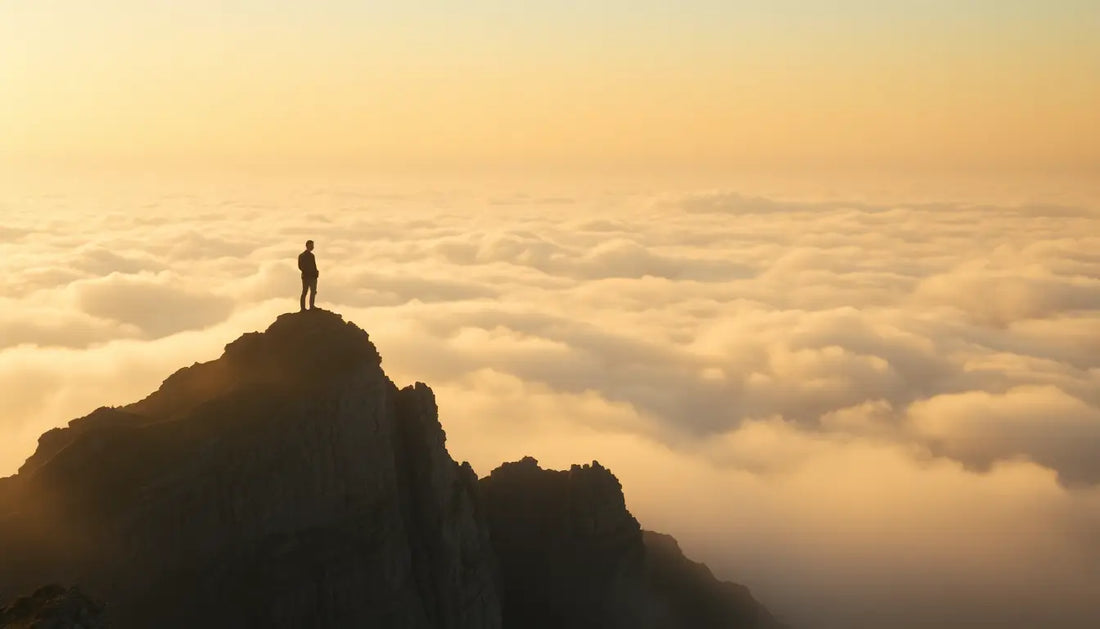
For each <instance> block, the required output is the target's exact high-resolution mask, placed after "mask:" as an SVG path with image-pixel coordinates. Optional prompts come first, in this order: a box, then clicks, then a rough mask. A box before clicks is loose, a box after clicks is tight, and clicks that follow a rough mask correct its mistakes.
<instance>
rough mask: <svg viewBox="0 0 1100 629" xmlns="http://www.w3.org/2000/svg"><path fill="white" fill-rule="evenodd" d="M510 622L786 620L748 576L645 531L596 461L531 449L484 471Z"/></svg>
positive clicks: (733, 623) (641, 625)
mask: <svg viewBox="0 0 1100 629" xmlns="http://www.w3.org/2000/svg"><path fill="white" fill-rule="evenodd" d="M481 489H482V493H483V495H484V502H485V507H486V513H487V516H488V519H489V527H490V530H491V535H492V539H493V546H494V549H495V551H496V554H497V557H498V558H499V560H500V570H501V583H502V590H503V596H504V608H503V615H504V624H505V626H506V627H525V628H528V629H596V628H605V629H617V628H620V629H719V628H722V629H731V628H734V627H745V628H749V627H753V628H772V627H779V626H780V625H779V624H778V623H777V622H776V621H775V619H774V618H772V616H771V615H770V614H769V613H768V612H767V611H766V610H765V609H764V608H763V607H762V606H761V605H760V604H759V603H757V602H756V601H755V600H753V598H752V597H751V596H750V595H749V593H748V590H747V589H746V588H744V587H743V586H739V585H734V584H731V583H723V582H720V581H718V580H717V579H715V578H714V576H713V575H712V574H711V573H710V571H709V570H708V569H707V568H706V567H705V566H703V565H702V564H697V563H694V562H691V561H690V560H688V559H687V558H685V557H684V556H683V554H682V553H681V552H680V549H679V546H678V545H677V544H676V542H675V540H673V539H672V538H671V537H669V536H667V535H660V534H657V533H650V532H644V531H642V529H641V527H640V526H639V524H638V521H637V520H635V519H634V517H633V516H632V515H631V514H630V512H629V511H628V510H627V508H626V504H625V501H624V499H623V493H622V487H621V485H620V484H619V481H618V479H616V478H615V476H614V475H613V474H612V473H611V472H610V471H609V470H607V469H606V468H604V467H602V466H601V465H600V464H599V463H598V462H595V461H594V462H593V463H592V464H591V465H584V466H579V465H574V466H573V467H572V468H571V469H569V470H568V471H553V470H544V469H542V468H540V467H539V465H538V462H537V461H536V460H535V459H533V458H531V457H527V458H524V459H523V460H521V461H518V462H516V463H506V464H504V465H502V466H501V467H499V468H498V469H496V470H494V471H493V472H492V473H491V474H490V475H489V476H487V477H485V478H483V479H482V480H481Z"/></svg>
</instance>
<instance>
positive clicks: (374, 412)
mask: <svg viewBox="0 0 1100 629" xmlns="http://www.w3.org/2000/svg"><path fill="white" fill-rule="evenodd" d="M445 440H446V438H445V434H444V431H443V428H442V426H441V424H440V422H439V419H438V411H437V407H436V403H435V398H434V395H433V394H432V392H431V390H430V389H429V388H428V387H427V386H426V385H424V384H420V383H417V384H416V385H413V386H408V387H404V388H401V389H399V388H398V387H396V386H395V385H394V384H393V382H391V381H390V380H389V379H388V378H387V377H386V375H385V374H384V373H383V371H382V369H381V358H380V356H379V354H378V352H377V350H376V349H375V347H374V345H373V344H372V343H371V342H370V339H369V336H368V335H367V333H366V332H365V331H363V330H362V329H360V328H358V327H357V326H355V325H354V324H352V323H349V322H345V321H343V319H342V318H341V317H340V316H339V315H337V314H335V313H329V312H325V311H311V312H305V313H295V314H287V315H282V316H280V317H279V318H278V319H277V320H276V321H275V322H274V323H273V324H272V325H271V326H270V327H269V328H268V329H267V330H266V331H265V332H262V333H259V332H257V333H250V334H245V335H244V336H242V337H240V338H239V339H237V340H236V341H234V342H232V343H230V344H229V345H227V346H226V350H225V353H224V354H223V355H222V357H220V358H219V359H217V360H215V361H211V362H208V363H199V364H195V365H193V366H191V367H187V368H184V369H181V370H180V371H178V372H176V373H175V374H173V375H172V376H170V377H169V378H168V379H167V380H165V382H164V383H163V384H162V385H161V387H160V388H159V389H158V390H157V391H156V392H154V393H153V394H151V395H150V396H148V397H147V398H145V399H143V400H141V401H139V402H136V403H134V404H130V405H128V406H124V407H121V408H101V409H97V410H96V411H94V412H92V413H90V414H89V415H87V416H86V417H83V418H80V419H77V420H74V421H72V422H70V424H69V426H68V427H66V428H60V429H55V430H52V431H50V432H48V433H46V434H45V435H43V436H42V438H41V439H40V442H39V446H38V449H37V450H36V452H35V453H34V454H33V455H32V456H31V457H30V458H29V459H27V461H26V463H25V464H24V465H23V466H22V468H20V470H19V473H18V474H17V475H15V476H12V477H9V478H4V479H0V558H2V566H3V567H2V569H0V600H13V599H15V598H16V597H17V596H18V595H20V594H24V593H26V592H32V591H35V589H36V588H37V587H38V586H40V585H41V584H43V583H65V584H72V585H79V586H80V588H81V590H83V591H84V592H86V593H88V594H89V595H90V596H92V597H93V598H94V599H96V600H102V601H105V602H106V604H107V605H106V608H105V611H104V613H103V615H104V617H105V619H106V622H108V623H110V625H111V626H115V627H148V626H157V627H193V626H204V627H287V628H290V627H346V626H372V627H394V628H397V627H402V628H421V627H423V628H429V627H431V628H443V629H450V628H455V629H458V628H471V629H472V628H477V629H494V628H497V627H515V628H517V629H518V628H520V627H548V628H549V627H560V628H562V629H566V628H570V629H571V628H574V627H576V628H583V627H597V626H601V627H639V628H644V627H653V628H654V629H658V628H660V629H673V628H677V627H684V628H685V629H686V628H688V627H691V628H693V629H695V628H698V629H706V628H707V627H730V628H732V627H770V626H774V621H773V620H772V619H771V617H770V616H769V615H768V614H767V612H766V611H764V610H763V608H762V607H760V606H759V604H757V603H756V602H755V601H754V600H753V599H752V598H751V597H750V596H748V594H747V592H745V591H744V590H743V588H740V589H739V586H732V585H729V584H726V585H722V584H719V582H717V581H716V580H714V579H713V577H712V576H711V575H710V573H709V571H707V572H706V573H705V574H703V573H702V572H700V571H699V570H698V569H696V568H693V566H698V564H691V563H690V562H687V560H686V559H684V558H683V556H682V554H680V553H679V549H678V548H675V543H674V542H672V543H671V545H670V544H669V542H668V541H667V540H666V539H665V538H660V537H652V536H651V535H650V534H643V532H642V531H641V528H640V527H639V526H638V523H637V522H636V521H635V520H634V518H633V517H632V516H630V514H629V512H628V511H627V509H626V506H625V503H624V501H623V497H622V491H621V488H620V487H619V484H618V481H617V480H615V478H614V476H613V475H611V473H610V472H609V471H607V470H605V469H604V468H602V467H600V466H599V465H598V464H593V465H591V466H585V467H574V468H573V469H572V470H569V471H568V472H553V471H548V470H542V469H540V468H539V467H538V466H537V463H536V462H535V461H534V460H533V459H524V460H523V461H520V462H518V463H514V464H505V465H504V466H502V467H501V468H500V469H498V470H496V471H494V472H493V473H492V474H491V475H490V476H488V477H487V478H485V479H483V480H481V481H480V482H479V481H478V479H477V476H476V475H475V473H474V471H473V470H472V468H470V466H469V465H468V464H465V463H463V464H458V463H456V462H455V461H454V460H453V459H452V458H451V457H450V455H449V454H448V452H447V450H446V446H445ZM685 562H687V563H685ZM702 570H705V568H702ZM685 575H686V576H685ZM50 591H51V592H53V594H55V595H56V594H57V592H56V591H54V590H50ZM63 591H64V590H63ZM32 598H33V597H32ZM48 599H49V597H46V598H44V599H43V600H48ZM28 600H29V599H28ZM700 601H703V603H700ZM27 605H32V603H25V604H24V607H26V606H27ZM708 605H709V606H710V607H708ZM703 608H706V609H712V608H713V609H714V610H725V611H730V610H733V612H736V613H733V612H731V613H728V614H726V615H722V614H721V613H718V612H714V613H710V614H709V615H707V616H706V617H705V618H703V617H695V616H691V614H690V612H692V610H697V609H703ZM700 619H701V620H700ZM700 622H701V623H702V624H700ZM12 626H14V625H12ZM51 626H69V625H63V624H62V625H51Z"/></svg>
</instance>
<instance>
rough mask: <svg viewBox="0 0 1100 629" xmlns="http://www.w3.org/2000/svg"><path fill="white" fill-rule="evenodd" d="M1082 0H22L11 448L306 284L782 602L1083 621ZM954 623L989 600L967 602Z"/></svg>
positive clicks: (444, 408) (445, 408) (415, 370)
mask: <svg viewBox="0 0 1100 629" xmlns="http://www.w3.org/2000/svg"><path fill="white" fill-rule="evenodd" d="M1098 33H1100V3H1098V2H1096V1H1095V0H1049V1H1045V2H1041V1H1038V0H1034V1H1031V0H998V1H993V0H972V1H969V2H958V1H947V0H913V1H910V2H874V1H871V0H834V1H831V2H827V1H825V0H802V1H794V0H774V1H772V2H748V1H741V0H675V1H673V0H667V1H666V0H629V1H628V0H607V1H604V2H595V1H592V0H585V1H581V0H559V1H557V2H520V1H516V0H512V1H505V0H469V1H467V2H443V1H441V0H408V1H404V2H351V1H341V2H302V1H295V2H291V1H288V0H248V1H243V0H239V1H236V2H233V1H220V2H215V1H213V0H190V1H188V2H183V1H180V2H167V1H160V0H157V1H153V0H125V1H124V0H96V1H91V0H88V1H81V0H53V1H49V0H33V1H32V0H6V1H0V400H2V402H0V475H4V474H10V473H14V472H15V471H16V470H17V469H18V467H19V465H20V464H21V463H22V461H23V460H25V459H26V457H28V456H29V455H30V454H31V453H32V452H33V451H34V448H35V443H36V440H37V438H38V436H39V435H41V434H42V433H43V432H45V431H46V430H49V429H50V428H53V427H56V426H63V425H65V423H66V422H68V421H69V420H71V419H73V418H76V417H80V416H83V415H86V414H87V413H89V412H90V411H92V410H93V409H95V408H96V407H98V406H100V405H106V404H110V405H116V404H125V403H128V402H132V401H134V400H137V399H140V398H141V397H143V396H144V395H146V394H148V393H149V392H150V391H151V390H153V389H155V388H156V387H157V386H158V385H159V384H160V382H161V381H162V380H163V379H164V378H165V377H167V376H168V375H169V374H171V373H172V372H173V371H174V370H176V369H178V368H180V367H183V366H186V365H190V364H192V363H193V362H195V361H206V360H212V359H214V358H216V357H217V356H218V355H219V354H220V352H221V350H222V348H223V347H224V345H225V344H226V343H228V342H230V341H232V340H233V339H235V338H237V337H238V336H239V335H241V334H242V333H244V332H248V331H253V330H257V329H264V328H265V327H266V326H267V325H269V324H270V322H271V321H272V320H273V319H274V318H275V317H276V316H277V315H278V314H280V313H283V312H287V311H289V310H296V309H297V307H298V305H297V297H298V290H299V287H300V286H299V278H298V272H297V270H296V268H295V267H294V258H295V256H296V255H297V253H298V252H299V251H300V250H301V248H302V245H303V242H304V241H305V240H306V239H307V238H311V239H314V240H315V241H316V242H317V249H316V254H317V260H318V266H319V267H320V270H321V278H320V285H319V293H318V304H319V305H322V306H323V307H324V308H329V309H332V310H334V311H336V312H339V313H342V314H343V315H344V317H345V318H347V319H348V320H351V321H354V322H355V323H357V324H358V325H360V326H361V327H363V328H364V329H365V330H367V332H368V333H369V334H370V335H371V339H372V341H373V342H374V343H376V345H377V346H378V349H379V351H380V353H381V354H382V356H383V368H384V369H385V370H386V372H387V373H388V374H389V376H390V377H391V378H392V379H393V380H394V381H395V382H396V383H397V384H398V385H401V386H404V385H407V384H410V383H413V382H416V381H423V382H426V383H428V384H429V385H430V386H431V387H432V388H433V389H434V390H435V392H436V394H437V398H438V401H439V405H440V416H441V420H442V422H443V425H444V428H445V429H446V432H447V437H448V444H447V445H448V447H449V448H450V451H451V453H452V455H453V456H454V457H455V458H456V459H459V460H469V461H470V462H471V463H472V464H473V466H474V468H475V469H476V471H477V472H478V473H479V474H481V475H485V474H487V473H488V472H489V471H491V470H492V469H493V468H494V467H496V466H497V465H499V464H500V463H501V462H503V461H507V460H517V459H519V458H521V457H522V456H524V455H533V456H535V457H537V458H538V459H539V460H540V461H541V462H542V463H543V465H545V466H549V467H557V468H562V467H567V466H568V465H570V464H571V463H584V462H588V461H591V460H593V459H597V460H599V461H600V462H601V463H603V464H605V465H607V466H608V467H609V468H610V469H611V470H612V471H613V472H614V473H615V474H616V475H617V476H618V477H619V479H620V480H621V481H622V484H623V487H624V491H625V494H626V498H627V504H628V506H629V507H630V509H631V510H632V511H633V513H634V514H635V515H636V516H637V517H638V519H639V520H640V521H641V522H642V523H643V525H644V526H646V527H648V528H652V529H656V530H659V531H663V532H667V533H671V534H673V535H674V536H676V537H677V538H678V539H679V540H680V542H681V544H682V546H683V547H684V549H685V552H687V554H688V555H689V556H690V557H691V558H693V559H695V560H698V561H705V562H706V563H707V564H708V565H709V566H711V568H713V569H714V571H715V573H716V574H717V575H718V576H720V577H721V578H723V579H728V580H731V581H736V582H740V583H744V584H746V585H748V586H749V587H750V588H751V589H752V591H753V593H754V595H756V596H758V597H759V598H760V599H761V600H762V601H763V602H764V604H765V605H767V606H768V607H769V608H770V609H772V610H773V611H774V612H776V613H777V614H778V615H780V616H782V617H784V618H786V619H788V620H790V621H791V622H792V624H793V625H794V627H795V628H796V629H864V628H866V629H882V628H883V627H890V628H891V629H923V628H926V627H937V628H939V627H943V628H946V629H953V628H954V627H963V626H983V625H982V624H981V623H984V626H996V627H999V628H1009V629H1034V628H1036V627H1052V628H1057V629H1078V628H1080V629H1093V628H1095V627H1097V626H1100V608H1098V607H1097V605H1096V601H1097V600H1100V541H1098V540H1100V535H1098V534H1097V531H1100V254H1098V252H1100V114H1098V112H1100V36H1098ZM966 623H971V624H966Z"/></svg>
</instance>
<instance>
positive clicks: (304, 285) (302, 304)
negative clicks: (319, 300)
mask: <svg viewBox="0 0 1100 629" xmlns="http://www.w3.org/2000/svg"><path fill="white" fill-rule="evenodd" d="M307 290H309V280H307V279H306V278H304V277H303V278H302V296H301V297H300V298H299V299H298V308H299V309H300V310H305V309H306V291H307Z"/></svg>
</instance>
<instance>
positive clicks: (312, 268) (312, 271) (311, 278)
mask: <svg viewBox="0 0 1100 629" xmlns="http://www.w3.org/2000/svg"><path fill="white" fill-rule="evenodd" d="M298 270H299V271H301V272H302V298H301V299H300V300H299V303H300V304H301V309H302V310H305V309H306V293H307V292H308V293H309V309H310V310H313V300H314V299H316V298H317V276H318V275H320V274H319V273H318V272H317V259H316V258H314V257H313V241H312V240H307V241H306V250H305V251H303V252H301V253H299V254H298Z"/></svg>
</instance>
